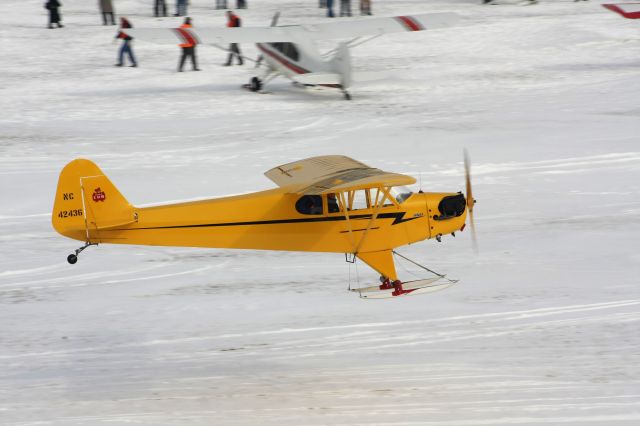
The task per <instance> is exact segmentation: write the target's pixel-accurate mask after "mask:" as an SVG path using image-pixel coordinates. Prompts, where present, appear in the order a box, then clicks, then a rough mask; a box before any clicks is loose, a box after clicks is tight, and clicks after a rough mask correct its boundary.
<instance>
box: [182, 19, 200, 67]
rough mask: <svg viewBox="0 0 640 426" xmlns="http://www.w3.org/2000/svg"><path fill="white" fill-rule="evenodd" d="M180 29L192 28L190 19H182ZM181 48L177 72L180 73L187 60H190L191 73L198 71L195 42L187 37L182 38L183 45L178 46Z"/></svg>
mask: <svg viewBox="0 0 640 426" xmlns="http://www.w3.org/2000/svg"><path fill="white" fill-rule="evenodd" d="M180 28H193V25H191V18H189V17H187V18H184V24H182V25H180ZM180 47H181V48H182V56H181V57H180V64H179V65H178V72H182V67H183V66H184V63H185V62H186V60H187V58H191V66H192V69H193V71H200V69H199V68H198V62H197V60H196V41H195V40H194V39H193V38H191V37H189V38H187V37H185V38H184V43H182V44H180Z"/></svg>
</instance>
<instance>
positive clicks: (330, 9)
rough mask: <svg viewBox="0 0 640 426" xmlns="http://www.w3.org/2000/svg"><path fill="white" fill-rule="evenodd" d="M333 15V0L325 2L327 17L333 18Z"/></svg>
mask: <svg viewBox="0 0 640 426" xmlns="http://www.w3.org/2000/svg"><path fill="white" fill-rule="evenodd" d="M334 16H335V15H334V13H333V0H327V17H328V18H333V17H334Z"/></svg>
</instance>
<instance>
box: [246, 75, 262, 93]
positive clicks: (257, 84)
mask: <svg viewBox="0 0 640 426" xmlns="http://www.w3.org/2000/svg"><path fill="white" fill-rule="evenodd" d="M249 88H250V89H251V91H252V92H259V91H260V90H262V82H261V81H260V79H259V78H258V77H253V78H252V79H251V81H250V82H249Z"/></svg>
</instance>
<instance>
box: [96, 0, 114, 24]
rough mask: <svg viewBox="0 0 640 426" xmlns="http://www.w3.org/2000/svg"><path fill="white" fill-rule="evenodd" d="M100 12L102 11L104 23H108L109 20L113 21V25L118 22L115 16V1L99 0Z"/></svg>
mask: <svg viewBox="0 0 640 426" xmlns="http://www.w3.org/2000/svg"><path fill="white" fill-rule="evenodd" d="M99 4H100V12H101V13H102V25H107V22H108V21H111V25H115V24H116V20H115V18H114V17H113V3H112V2H111V0H99Z"/></svg>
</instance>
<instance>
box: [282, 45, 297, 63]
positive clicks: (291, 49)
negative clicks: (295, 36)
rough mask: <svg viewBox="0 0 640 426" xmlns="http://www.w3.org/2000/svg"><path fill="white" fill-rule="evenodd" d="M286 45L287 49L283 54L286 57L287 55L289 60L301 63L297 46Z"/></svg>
mask: <svg viewBox="0 0 640 426" xmlns="http://www.w3.org/2000/svg"><path fill="white" fill-rule="evenodd" d="M285 45H286V47H285V49H284V50H283V51H282V53H284V54H285V55H287V56H288V57H289V58H291V59H293V60H294V61H296V62H297V61H299V60H300V55H299V54H298V49H297V48H296V45H295V44H293V43H285Z"/></svg>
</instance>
